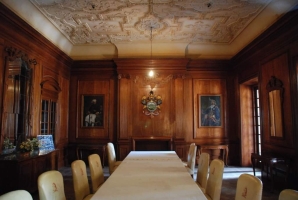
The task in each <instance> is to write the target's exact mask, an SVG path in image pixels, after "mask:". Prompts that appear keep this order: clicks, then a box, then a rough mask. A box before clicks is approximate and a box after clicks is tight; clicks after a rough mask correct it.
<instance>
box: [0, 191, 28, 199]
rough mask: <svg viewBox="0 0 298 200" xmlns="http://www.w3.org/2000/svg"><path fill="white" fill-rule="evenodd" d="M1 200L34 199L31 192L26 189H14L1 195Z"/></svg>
mask: <svg viewBox="0 0 298 200" xmlns="http://www.w3.org/2000/svg"><path fill="white" fill-rule="evenodd" d="M0 200H33V198H32V196H31V194H30V193H29V192H28V191H26V190H14V191H11V192H7V193H5V194H2V195H1V196H0Z"/></svg>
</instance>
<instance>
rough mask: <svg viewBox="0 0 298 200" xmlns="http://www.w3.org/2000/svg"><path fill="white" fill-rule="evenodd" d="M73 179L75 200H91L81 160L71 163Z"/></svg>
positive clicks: (84, 168) (84, 167) (84, 166)
mask: <svg viewBox="0 0 298 200" xmlns="http://www.w3.org/2000/svg"><path fill="white" fill-rule="evenodd" d="M71 171H72V177H73V187H74V192H75V199H76V200H88V199H91V197H92V194H91V193H90V187H89V183H88V177H87V171H86V164H85V162H84V161H82V160H75V161H73V162H72V163H71Z"/></svg>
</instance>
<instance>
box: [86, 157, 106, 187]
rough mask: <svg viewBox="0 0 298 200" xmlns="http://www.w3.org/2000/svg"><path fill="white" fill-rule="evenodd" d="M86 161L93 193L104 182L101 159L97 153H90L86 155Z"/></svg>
mask: <svg viewBox="0 0 298 200" xmlns="http://www.w3.org/2000/svg"><path fill="white" fill-rule="evenodd" d="M88 162H89V168H90V176H91V183H92V192H93V193H95V192H96V190H97V189H98V187H99V186H100V185H101V184H103V182H104V174H103V169H102V165H101V160H100V157H99V155H98V154H91V155H89V156H88Z"/></svg>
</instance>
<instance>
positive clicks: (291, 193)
mask: <svg viewBox="0 0 298 200" xmlns="http://www.w3.org/2000/svg"><path fill="white" fill-rule="evenodd" d="M278 200H298V191H297V190H293V189H284V190H282V191H281V192H280V193H279V197H278Z"/></svg>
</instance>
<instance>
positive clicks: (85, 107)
mask: <svg viewBox="0 0 298 200" xmlns="http://www.w3.org/2000/svg"><path fill="white" fill-rule="evenodd" d="M81 125H82V127H89V128H90V127H91V128H92V127H93V128H101V127H103V126H104V95H103V94H99V95H82V108H81Z"/></svg>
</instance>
